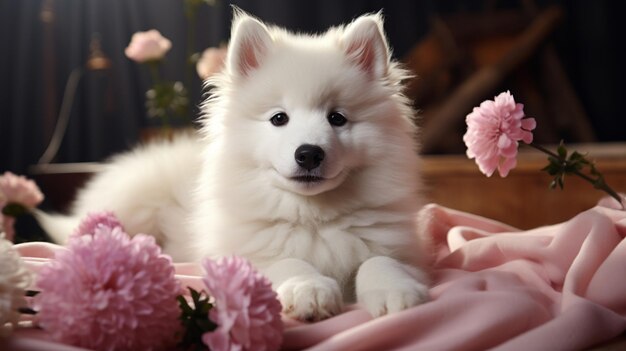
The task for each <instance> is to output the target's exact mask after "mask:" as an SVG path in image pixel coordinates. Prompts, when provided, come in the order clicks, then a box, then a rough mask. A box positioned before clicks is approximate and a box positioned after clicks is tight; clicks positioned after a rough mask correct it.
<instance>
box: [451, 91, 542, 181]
mask: <svg viewBox="0 0 626 351" xmlns="http://www.w3.org/2000/svg"><path fill="white" fill-rule="evenodd" d="M524 117H525V116H524V105H522V104H516V103H515V100H514V99H513V96H512V95H511V93H510V92H508V91H507V92H505V93H501V94H500V95H498V96H496V97H495V99H494V101H491V100H487V101H484V102H483V103H481V104H480V107H475V108H474V111H472V113H470V114H469V115H467V118H466V122H467V132H466V133H465V135H464V136H463V141H464V142H465V145H466V146H467V157H469V158H475V160H476V164H478V167H479V168H480V171H481V172H483V173H484V174H485V175H487V176H488V177H490V176H491V175H492V174H493V172H494V171H495V170H496V168H497V169H498V172H499V173H500V176H501V177H506V176H507V175H508V174H509V171H510V170H511V169H513V168H514V167H515V166H516V165H517V159H516V157H517V147H518V142H519V141H520V140H521V141H523V142H525V143H526V144H530V143H531V142H532V141H533V134H532V133H531V131H532V130H533V129H535V127H536V125H537V124H536V122H535V119H534V118H524Z"/></svg>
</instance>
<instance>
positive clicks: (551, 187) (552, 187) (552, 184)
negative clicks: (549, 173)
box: [549, 180, 556, 190]
mask: <svg viewBox="0 0 626 351" xmlns="http://www.w3.org/2000/svg"><path fill="white" fill-rule="evenodd" d="M549 187H550V189H552V190H554V189H556V180H552V181H551V182H550V185H549Z"/></svg>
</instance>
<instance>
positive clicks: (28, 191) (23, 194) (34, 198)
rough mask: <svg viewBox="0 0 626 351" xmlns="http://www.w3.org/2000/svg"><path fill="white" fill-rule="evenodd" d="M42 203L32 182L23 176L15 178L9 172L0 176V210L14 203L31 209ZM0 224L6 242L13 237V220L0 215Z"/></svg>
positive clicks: (41, 197) (39, 194)
mask: <svg viewBox="0 0 626 351" xmlns="http://www.w3.org/2000/svg"><path fill="white" fill-rule="evenodd" d="M42 201H43V194H42V193H41V191H40V190H39V187H37V184H35V182H34V181H32V180H30V179H27V178H26V177H24V176H17V175H15V174H13V173H11V172H4V174H3V175H2V176H0V210H2V209H4V207H5V206H6V205H7V204H10V203H15V204H19V205H22V206H24V207H26V208H27V209H33V208H35V207H37V206H38V205H39V204H40V203H41V202H42ZM0 224H2V228H3V231H4V233H5V235H6V238H7V239H8V240H11V241H12V240H13V238H14V236H15V229H14V224H15V218H14V217H13V216H8V215H5V214H2V213H0Z"/></svg>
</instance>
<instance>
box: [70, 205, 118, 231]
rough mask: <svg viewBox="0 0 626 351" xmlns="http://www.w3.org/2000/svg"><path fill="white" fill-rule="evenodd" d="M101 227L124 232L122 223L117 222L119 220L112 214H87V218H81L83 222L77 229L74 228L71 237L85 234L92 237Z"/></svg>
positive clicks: (106, 212)
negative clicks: (118, 229) (116, 228)
mask: <svg viewBox="0 0 626 351" xmlns="http://www.w3.org/2000/svg"><path fill="white" fill-rule="evenodd" d="M103 226H104V227H109V228H115V227H120V228H121V229H122V231H123V230H124V227H123V226H122V223H121V222H120V221H119V219H117V217H116V216H115V214H113V212H110V211H103V212H94V213H89V214H87V216H85V218H83V220H82V221H81V222H80V224H79V225H78V228H76V229H75V230H74V232H73V233H72V236H77V235H86V234H89V235H93V234H94V233H95V232H96V229H97V228H99V227H103Z"/></svg>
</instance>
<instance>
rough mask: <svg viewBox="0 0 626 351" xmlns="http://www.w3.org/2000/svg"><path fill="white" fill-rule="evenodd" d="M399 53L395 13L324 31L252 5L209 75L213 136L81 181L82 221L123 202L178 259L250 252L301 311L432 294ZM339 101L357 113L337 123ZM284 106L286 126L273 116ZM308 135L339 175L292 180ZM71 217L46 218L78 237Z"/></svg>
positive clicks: (323, 171)
mask: <svg viewBox="0 0 626 351" xmlns="http://www.w3.org/2000/svg"><path fill="white" fill-rule="evenodd" d="M389 56H390V55H389V49H388V47H387V43H386V40H385V37H384V34H383V33H382V19H381V17H380V15H368V16H362V17H360V18H358V19H357V20H355V21H354V22H353V23H351V24H349V25H347V26H345V27H339V28H332V29H330V30H329V31H328V32H326V33H325V34H322V35H319V36H308V35H296V34H292V33H289V32H287V31H285V30H282V29H279V28H274V27H268V26H266V25H265V24H263V23H261V22H260V21H258V20H256V19H254V18H252V17H250V16H248V15H246V14H244V13H241V12H237V13H236V15H235V18H234V22H233V31H232V37H231V44H230V47H229V56H228V59H227V65H226V68H225V70H224V72H223V73H222V74H220V75H218V76H216V77H214V78H213V79H211V80H210V81H209V82H208V84H210V85H212V86H213V87H214V88H213V90H212V91H211V98H209V99H208V101H207V102H206V103H205V104H204V105H203V109H204V112H205V116H204V118H203V121H202V123H203V128H202V133H201V134H202V137H201V138H198V139H196V138H193V137H182V138H179V139H177V140H174V141H173V142H171V143H162V144H155V145H148V146H145V147H143V148H139V149H137V150H135V151H133V152H131V153H127V154H124V155H121V156H118V157H117V158H116V159H114V160H113V162H112V163H110V165H109V166H108V169H107V170H106V171H105V172H103V173H102V174H99V175H98V176H97V177H95V179H94V180H93V181H91V183H90V184H89V185H88V186H87V187H86V189H84V190H83V191H82V192H81V194H80V195H79V198H78V200H77V202H76V205H75V207H74V211H73V213H72V215H73V218H79V217H80V216H82V215H84V214H85V213H87V212H88V211H95V210H111V211H114V212H115V213H116V214H117V216H118V217H119V218H120V220H121V221H122V222H123V223H124V225H125V226H126V229H127V231H128V232H130V233H137V232H144V233H149V234H152V235H154V236H155V237H156V238H157V239H158V241H159V242H160V243H161V244H162V245H163V248H164V251H165V252H166V253H168V254H170V255H172V256H173V258H174V260H177V261H189V260H199V259H201V258H202V257H205V256H210V257H218V256H224V255H231V254H236V255H241V256H244V257H246V258H248V259H250V260H251V261H252V262H253V263H254V264H255V265H256V266H257V267H258V268H260V269H261V270H262V271H263V272H264V273H265V274H266V275H267V276H268V277H269V278H270V279H271V280H272V282H273V285H274V288H275V289H276V291H277V292H278V294H279V297H280V299H281V302H282V304H283V308H284V312H285V313H287V314H289V315H291V316H294V317H296V318H300V319H321V318H325V317H327V316H330V315H333V314H335V313H337V312H338V311H339V310H340V309H341V306H342V303H343V301H345V300H350V299H353V298H355V297H356V299H357V300H358V301H359V302H360V303H362V304H364V305H365V306H366V307H367V309H368V310H369V311H370V312H371V313H372V314H374V315H381V314H384V313H388V312H394V311H398V310H401V309H404V308H406V307H409V306H412V305H415V304H417V303H419V302H421V301H423V300H424V299H425V298H426V296H427V287H426V285H425V281H426V279H425V275H424V274H423V273H422V271H421V270H420V269H419V268H417V267H418V266H417V264H418V263H419V261H420V259H421V258H422V257H423V256H422V254H421V252H420V248H419V243H418V239H417V234H416V223H415V214H416V213H417V210H418V209H419V207H420V206H421V205H422V201H421V197H420V195H419V188H420V179H419V176H418V175H419V162H418V156H417V151H416V149H415V145H414V142H413V137H414V128H413V124H412V122H411V118H412V115H413V112H412V110H411V109H410V107H409V106H408V104H407V101H406V99H405V97H403V95H402V93H401V84H400V80H401V79H403V78H404V72H403V71H402V70H400V69H399V68H398V67H397V66H396V64H395V63H393V62H391V61H390V59H389ZM331 111H338V112H340V113H342V114H343V115H345V116H346V118H347V119H348V122H347V124H345V125H344V126H340V127H337V126H332V125H331V124H329V122H328V120H327V115H328V114H329V113H330V112H331ZM277 112H284V113H286V114H287V115H288V116H289V122H288V123H287V124H286V125H283V126H278V127H277V126H274V125H272V123H270V121H269V120H270V118H271V117H272V116H273V115H274V114H275V113H277ZM303 144H313V145H318V146H320V147H321V148H322V149H323V150H324V151H325V158H324V160H323V162H322V164H321V165H320V167H318V168H316V169H314V170H312V171H311V172H312V174H314V175H316V176H321V177H324V178H325V180H324V181H322V182H316V183H302V182H297V181H294V180H292V179H290V178H291V177H293V176H296V175H302V174H303V172H304V170H303V169H301V168H299V166H298V165H297V163H296V162H295V159H294V151H295V149H296V148H297V147H298V146H300V145H303ZM60 220H63V221H64V222H65V223H66V225H65V226H64V225H62V223H61V222H60V221H59V222H55V221H54V220H53V219H51V218H49V217H46V218H42V221H43V222H44V225H45V226H46V227H47V228H48V229H49V231H50V232H51V233H52V234H53V235H54V236H55V238H57V239H59V240H60V241H63V240H64V236H66V235H67V226H68V224H67V223H69V222H68V219H67V218H65V219H60ZM54 223H59V224H58V228H56V229H57V230H55V228H54V227H55V224H54ZM63 231H65V233H63Z"/></svg>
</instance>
